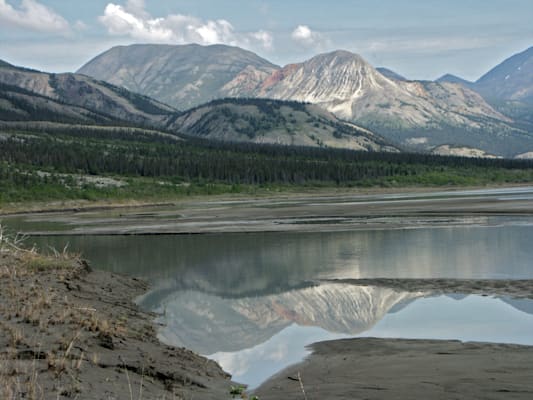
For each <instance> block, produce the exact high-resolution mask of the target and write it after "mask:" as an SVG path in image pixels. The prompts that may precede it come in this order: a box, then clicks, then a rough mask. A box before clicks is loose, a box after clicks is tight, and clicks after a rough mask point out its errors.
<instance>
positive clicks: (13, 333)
mask: <svg viewBox="0 0 533 400" xmlns="http://www.w3.org/2000/svg"><path fill="white" fill-rule="evenodd" d="M146 290H147V284H146V283H145V282H142V281H140V280H137V279H134V278H128V277H124V276H118V275H113V274H110V273H106V272H100V271H92V270H91V269H90V268H89V266H88V265H87V264H86V263H84V262H83V261H79V260H77V259H74V258H71V257H70V256H64V255H56V256H55V257H43V256H40V255H37V254H33V253H30V252H26V251H13V250H6V249H5V248H1V247H0V398H2V399H22V398H30V399H80V400H81V399H128V400H131V399H136V400H137V399H164V398H166V399H192V398H195V399H221V398H228V397H229V389H230V386H231V382H230V379H229V378H230V377H229V375H228V374H226V373H225V372H224V371H222V369H221V368H220V367H219V365H218V364H216V363H215V362H213V361H210V360H208V359H206V358H203V357H201V356H198V355H196V354H194V353H193V352H191V351H189V350H186V349H183V348H174V347H170V346H166V345H163V344H161V343H160V342H159V341H158V340H157V338H156V332H155V329H154V326H153V319H154V315H153V314H150V313H145V312H143V311H141V310H140V309H139V308H138V307H137V306H136V305H135V304H134V303H133V299H134V298H135V297H136V296H138V295H140V294H142V293H143V292H145V291H146Z"/></svg>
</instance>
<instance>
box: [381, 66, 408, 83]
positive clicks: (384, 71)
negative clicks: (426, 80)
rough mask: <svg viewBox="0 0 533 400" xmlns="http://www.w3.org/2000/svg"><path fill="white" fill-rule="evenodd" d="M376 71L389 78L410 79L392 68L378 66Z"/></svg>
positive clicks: (397, 79)
mask: <svg viewBox="0 0 533 400" xmlns="http://www.w3.org/2000/svg"><path fill="white" fill-rule="evenodd" d="M376 71H378V72H379V73H380V74H381V75H383V76H384V77H386V78H389V79H393V80H396V81H408V80H409V79H407V78H406V77H404V76H402V75H400V74H398V73H397V72H394V71H392V70H390V69H388V68H384V67H377V68H376Z"/></svg>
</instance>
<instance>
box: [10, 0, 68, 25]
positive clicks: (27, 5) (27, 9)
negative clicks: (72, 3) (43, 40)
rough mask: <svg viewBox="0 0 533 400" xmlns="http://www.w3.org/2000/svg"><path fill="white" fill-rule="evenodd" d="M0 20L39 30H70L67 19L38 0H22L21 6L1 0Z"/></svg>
mask: <svg viewBox="0 0 533 400" xmlns="http://www.w3.org/2000/svg"><path fill="white" fill-rule="evenodd" d="M0 22H2V23H5V24H7V25H11V26H15V27H19V28H24V29H30V30H33V31H39V32H60V33H68V32H69V31H70V25H69V23H68V22H67V20H65V19H64V18H63V17H62V16H61V15H59V14H57V13H56V12H55V11H53V10H52V9H50V8H48V7H46V6H45V5H43V4H41V3H39V2H37V1H36V0H22V2H21V3H20V6H19V7H13V6H12V5H11V4H9V3H7V1H6V0H0Z"/></svg>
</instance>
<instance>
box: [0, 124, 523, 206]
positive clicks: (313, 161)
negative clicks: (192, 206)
mask: <svg viewBox="0 0 533 400" xmlns="http://www.w3.org/2000/svg"><path fill="white" fill-rule="evenodd" d="M4 131H8V130H7V129H4ZM133 133H135V134H133ZM98 177H103V178H107V180H106V179H102V180H98V179H96V178H98ZM531 180H533V161H527V160H524V161H519V160H503V159H493V160H490V159H467V158H458V157H441V156H436V155H429V154H408V153H377V152H358V151H352V150H340V149H323V148H311V147H297V146H279V145H256V144H250V143H225V142H213V141H207V140H202V139H194V138H185V140H180V139H179V138H176V137H174V136H172V135H167V134H165V133H158V132H153V131H140V132H135V131H133V132H132V130H131V128H109V129H102V128H99V127H90V126H86V127H83V128H74V127H68V126H64V127H62V128H59V127H53V126H51V127H49V128H48V129H43V130H41V131H32V132H31V133H26V132H23V131H21V130H20V129H18V131H16V132H15V131H14V130H13V129H12V130H11V132H9V133H8V132H5V133H2V134H1V136H0V202H4V203H5V202H10V201H19V200H48V199H69V198H71V199H78V198H79V199H83V198H85V199H98V198H137V199H140V198H157V199H164V198H175V197H176V196H183V195H191V194H211V193H224V192H243V191H246V192H248V191H256V190H262V189H265V190H266V189H269V190H272V189H283V188H284V187H286V188H288V187H289V185H290V186H292V187H293V186H296V187H304V186H305V187H319V186H331V187H349V186H405V185H425V186H428V185H450V184H455V185H475V184H487V183H504V182H527V181H531Z"/></svg>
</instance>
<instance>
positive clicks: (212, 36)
mask: <svg viewBox="0 0 533 400" xmlns="http://www.w3.org/2000/svg"><path fill="white" fill-rule="evenodd" d="M99 20H100V22H101V23H102V24H103V25H104V26H105V27H106V28H107V30H108V32H109V33H110V34H112V35H117V36H128V37H131V38H133V39H135V40H142V41H147V42H156V43H176V44H184V43H199V44H204V45H209V44H216V43H223V44H229V45H233V46H246V47H254V46H259V47H261V48H263V49H266V50H270V49H272V47H273V39H272V36H271V35H270V33H268V32H266V31H262V30H261V31H257V32H251V33H249V32H248V33H239V32H236V31H235V28H234V27H233V25H232V24H231V23H230V22H229V21H226V20H224V19H219V20H207V21H204V20H202V19H200V18H196V17H193V16H189V15H182V14H170V15H167V16H165V17H159V18H156V17H152V16H151V15H150V14H148V13H147V12H146V9H145V6H144V1H143V0H129V1H128V2H127V3H126V5H125V6H122V5H119V4H114V3H109V4H107V6H106V8H105V10H104V15H102V16H100V17H99Z"/></svg>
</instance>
